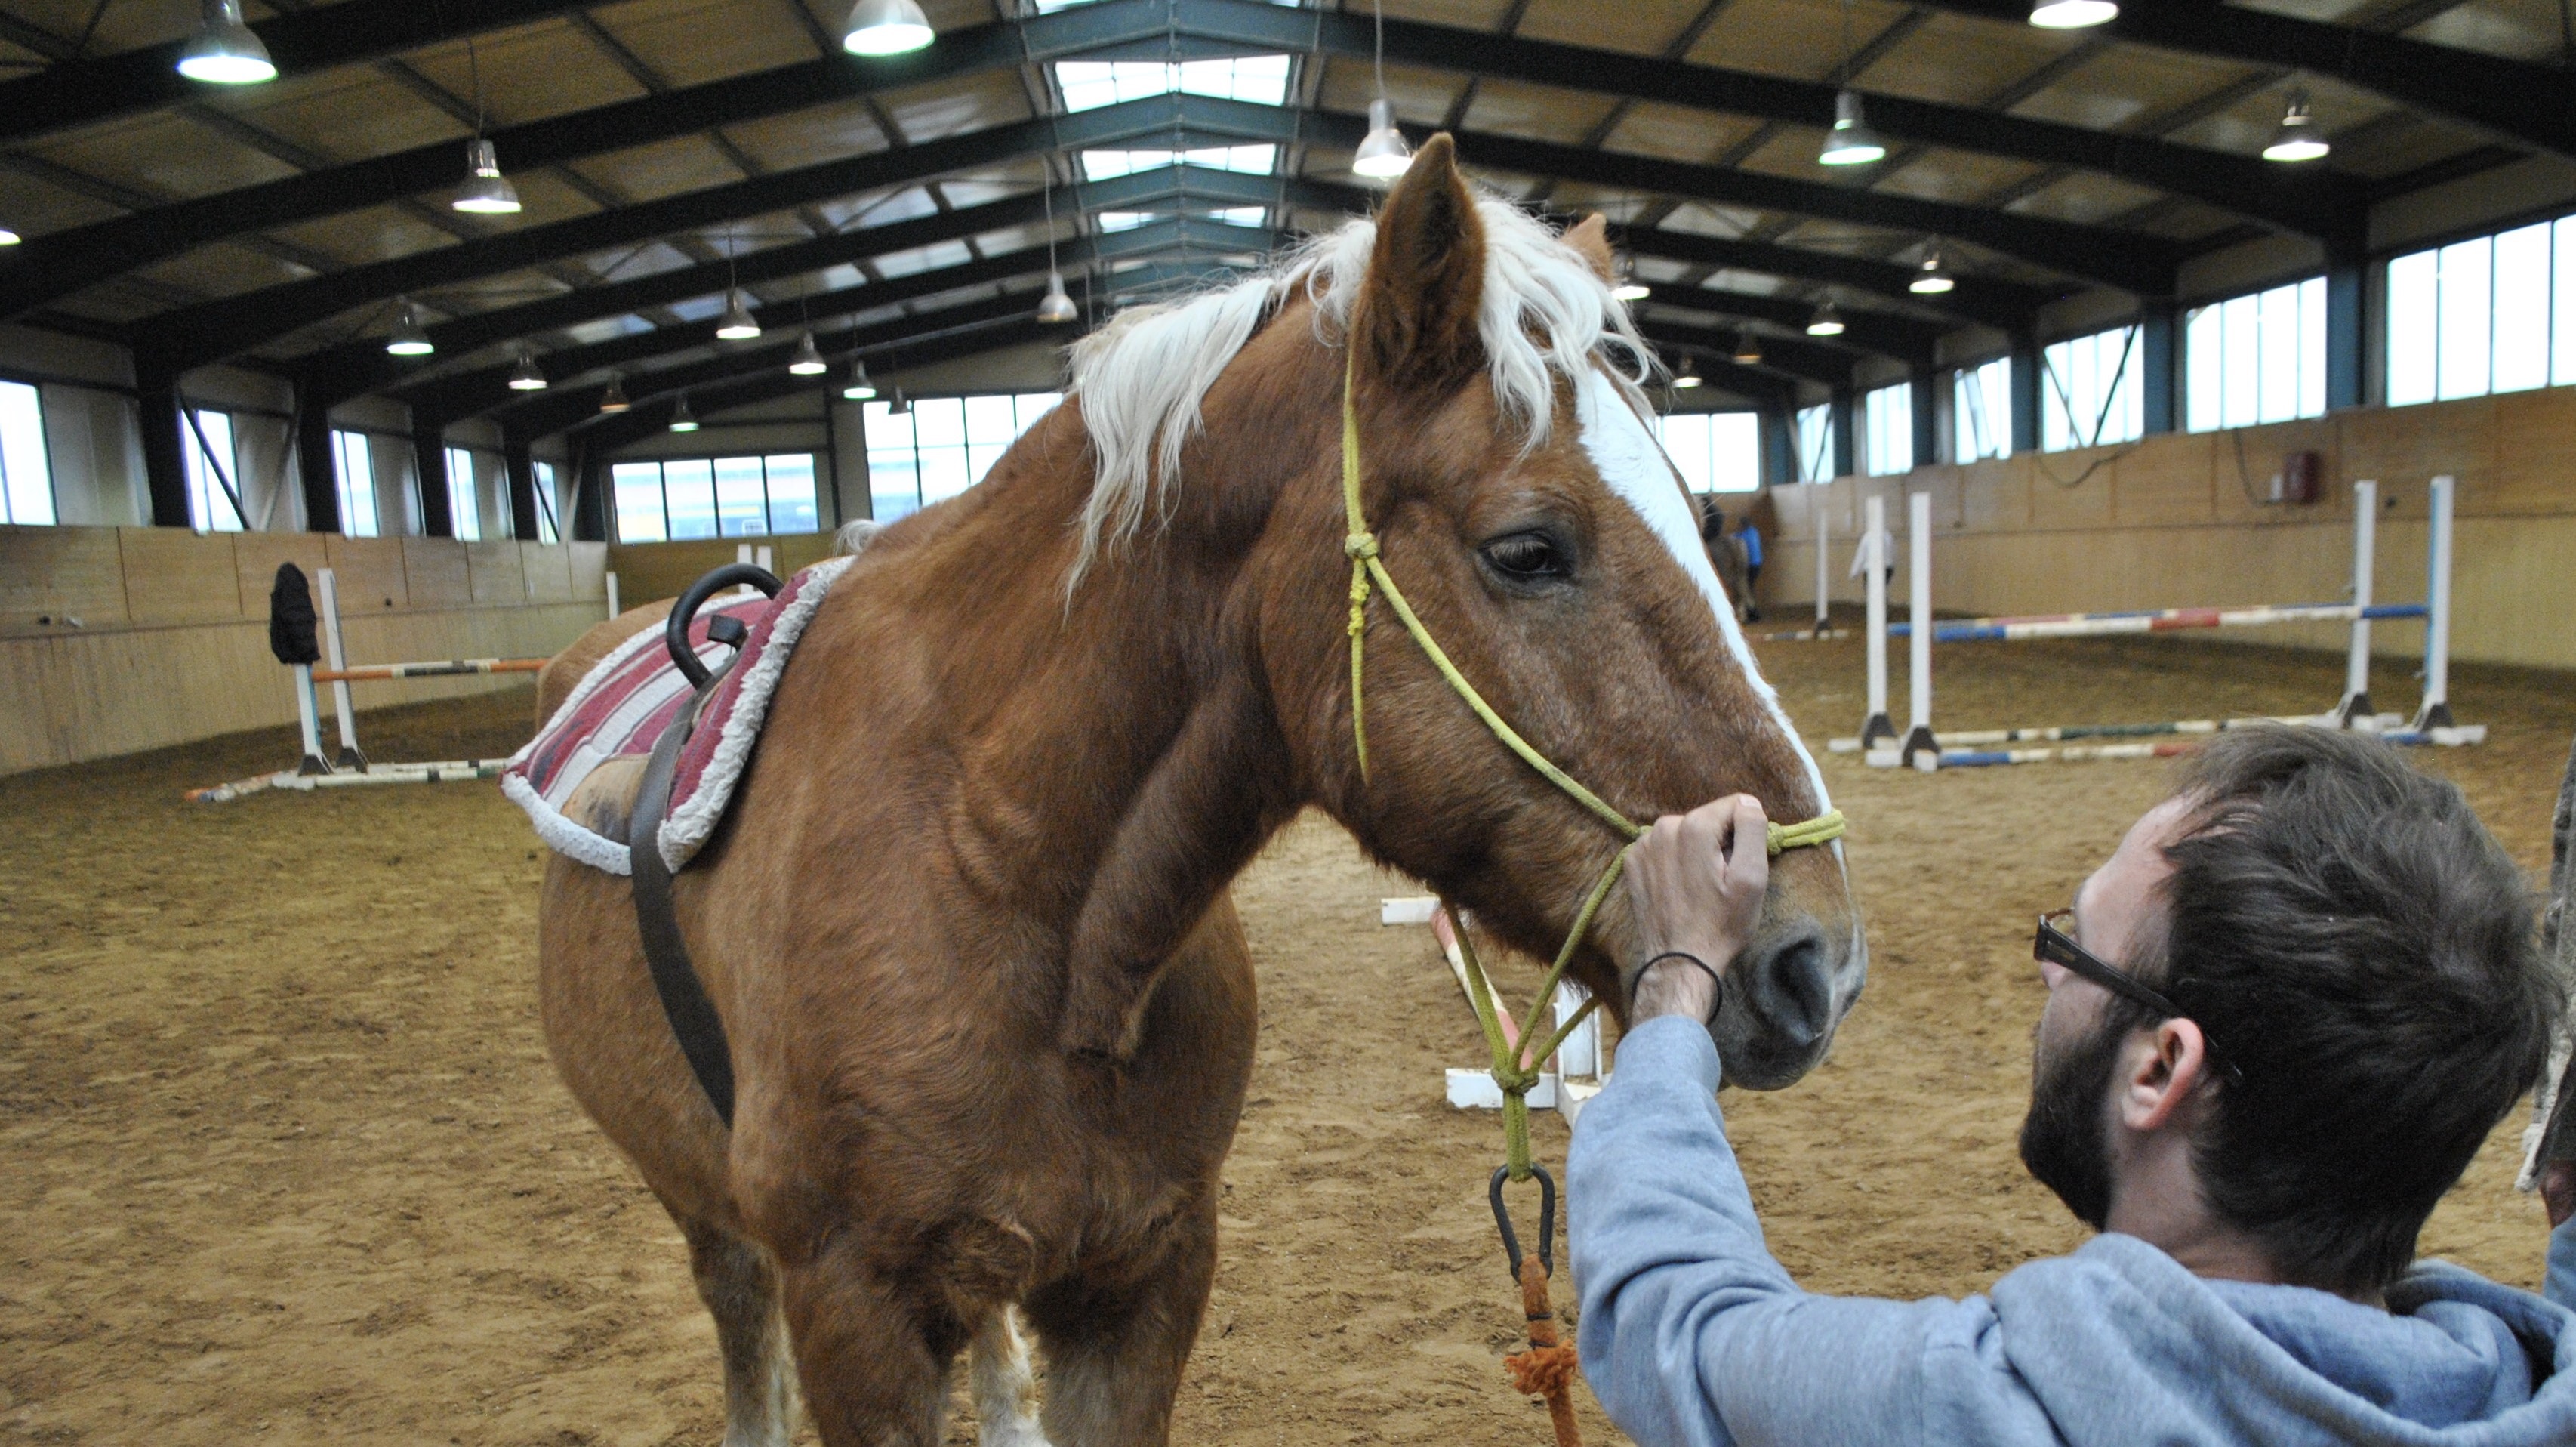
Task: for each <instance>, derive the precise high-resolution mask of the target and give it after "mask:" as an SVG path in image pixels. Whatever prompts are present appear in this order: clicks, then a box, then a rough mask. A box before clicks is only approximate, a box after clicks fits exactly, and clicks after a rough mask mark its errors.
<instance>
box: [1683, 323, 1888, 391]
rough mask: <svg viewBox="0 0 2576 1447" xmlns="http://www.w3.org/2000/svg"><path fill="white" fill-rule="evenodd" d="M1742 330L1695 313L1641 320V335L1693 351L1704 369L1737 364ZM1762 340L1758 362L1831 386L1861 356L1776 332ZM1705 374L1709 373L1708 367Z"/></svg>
mask: <svg viewBox="0 0 2576 1447" xmlns="http://www.w3.org/2000/svg"><path fill="white" fill-rule="evenodd" d="M1738 330H1739V329H1738V328H1735V327H1714V326H1710V325H1708V323H1707V322H1706V320H1705V319H1702V318H1694V317H1674V316H1668V315H1667V316H1654V317H1640V318H1638V321H1637V335H1639V336H1641V337H1644V338H1645V339H1646V340H1647V341H1650V342H1653V343H1654V344H1655V345H1656V347H1657V348H1658V349H1659V350H1662V351H1665V352H1673V351H1687V352H1689V353H1690V354H1691V355H1692V356H1693V357H1694V358H1696V359H1698V361H1699V362H1700V364H1701V366H1702V368H1703V369H1705V368H1706V367H1707V366H1708V365H1709V364H1711V363H1716V362H1726V363H1728V364H1729V365H1736V364H1735V363H1734V362H1733V361H1732V358H1733V356H1734V348H1735V339H1736V334H1737V331H1738ZM1761 341H1762V360H1761V361H1760V362H1759V363H1757V364H1755V365H1757V366H1759V367H1765V368H1768V369H1770V370H1771V371H1773V372H1779V373H1785V374H1786V375H1788V376H1791V377H1799V378H1803V379H1805V380H1807V381H1810V382H1822V383H1824V384H1826V385H1827V386H1839V385H1841V384H1843V383H1846V382H1849V381H1850V380H1851V377H1852V366H1853V364H1854V363H1856V362H1858V361H1859V360H1860V359H1859V358H1858V357H1856V356H1854V355H1853V354H1852V353H1850V352H1845V351H1839V350H1837V349H1835V348H1832V347H1826V346H1819V345H1817V344H1816V343H1814V342H1807V341H1791V340H1788V339H1786V338H1783V337H1772V336H1766V337H1763V338H1762V339H1761ZM1702 375H1706V372H1705V370H1703V372H1702Z"/></svg>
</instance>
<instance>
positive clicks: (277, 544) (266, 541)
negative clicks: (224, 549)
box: [233, 533, 331, 622]
mask: <svg viewBox="0 0 2576 1447" xmlns="http://www.w3.org/2000/svg"><path fill="white" fill-rule="evenodd" d="M284 563H293V564H294V565H295V566H297V567H298V568H301V569H303V570H304V585H305V586H306V587H308V588H311V587H314V586H315V583H314V579H315V577H316V575H318V574H319V573H320V572H321V571H322V570H323V569H324V568H327V567H329V566H331V547H330V540H329V539H327V538H325V537H324V536H323V535H322V534H320V533H240V534H236V535H235V536H234V538H233V566H234V568H235V570H236V572H237V573H238V575H239V579H240V585H241V599H242V614H243V616H244V617H248V618H256V619H259V620H261V621H263V622H264V621H266V620H267V618H268V595H269V593H270V592H271V591H273V590H274V589H275V588H276V587H277V570H278V567H279V565H281V564H284ZM317 601H318V600H317Z"/></svg>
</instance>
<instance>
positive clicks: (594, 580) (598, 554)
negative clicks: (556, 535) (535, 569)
mask: <svg viewBox="0 0 2576 1447" xmlns="http://www.w3.org/2000/svg"><path fill="white" fill-rule="evenodd" d="M563 546H564V566H565V569H566V571H568V572H569V573H570V574H571V575H572V595H573V597H574V598H575V599H577V600H589V599H604V598H606V597H607V596H608V568H609V562H608V544H606V543H566V544H564V545H563Z"/></svg>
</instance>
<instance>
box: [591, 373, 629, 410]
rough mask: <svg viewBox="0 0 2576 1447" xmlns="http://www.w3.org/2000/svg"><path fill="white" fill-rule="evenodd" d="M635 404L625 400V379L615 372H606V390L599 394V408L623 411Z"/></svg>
mask: <svg viewBox="0 0 2576 1447" xmlns="http://www.w3.org/2000/svg"><path fill="white" fill-rule="evenodd" d="M634 405H635V404H634V403H632V402H629V401H627V400H626V379H625V378H624V377H621V376H619V375H617V374H616V373H615V372H611V373H609V374H608V390H607V391H605V392H602V393H600V394H599V410H600V411H602V412H623V411H625V410H626V409H627V408H629V407H632V406H634Z"/></svg>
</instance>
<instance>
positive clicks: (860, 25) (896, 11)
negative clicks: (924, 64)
mask: <svg viewBox="0 0 2576 1447" xmlns="http://www.w3.org/2000/svg"><path fill="white" fill-rule="evenodd" d="M936 38H937V32H935V31H933V30H932V29H931V28H930V17H929V16H927V15H924V14H923V13H921V6H920V5H919V3H917V0H859V3H858V4H856V5H853V6H851V7H850V22H849V23H848V24H847V25H844V26H842V27H841V48H842V49H843V50H846V51H848V52H849V53H850V54H852V55H901V54H903V53H905V52H906V51H913V50H919V49H921V48H922V47H923V46H925V45H928V44H929V43H930V42H931V41H932V40H934V39H936Z"/></svg>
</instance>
